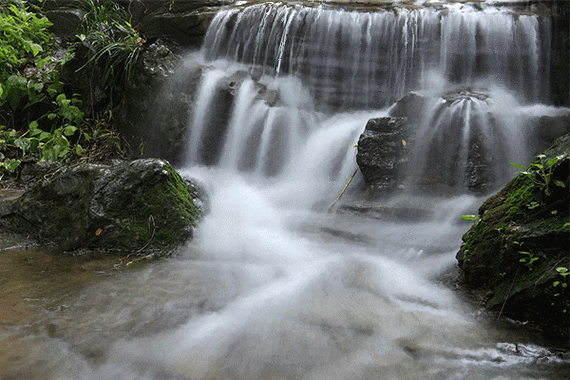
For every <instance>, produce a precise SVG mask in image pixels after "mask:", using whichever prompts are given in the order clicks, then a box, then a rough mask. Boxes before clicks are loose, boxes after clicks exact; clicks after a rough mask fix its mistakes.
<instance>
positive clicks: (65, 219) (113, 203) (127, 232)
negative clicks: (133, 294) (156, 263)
mask: <svg viewBox="0 0 570 380" xmlns="http://www.w3.org/2000/svg"><path fill="white" fill-rule="evenodd" d="M195 200H196V201H197V190H196V188H195V186H194V185H190V186H189V185H188V184H187V183H185V182H184V181H183V180H182V179H181V178H180V176H179V175H178V173H176V172H175V171H174V169H172V167H171V166H170V165H169V164H168V163H167V162H165V161H162V160H157V159H146V160H135V161H132V162H124V163H120V164H117V165H111V166H107V165H79V166H76V167H69V168H64V169H61V170H60V171H56V172H55V174H53V175H52V176H46V178H45V179H43V180H41V181H40V182H38V183H37V184H36V185H34V186H33V187H32V188H31V189H30V190H28V191H26V192H25V193H24V194H23V195H22V196H21V197H20V198H17V199H15V200H11V201H3V202H0V226H2V227H3V228H5V229H7V230H9V231H13V232H16V233H20V234H24V235H28V236H30V237H32V238H34V239H36V240H37V241H39V242H42V243H48V244H49V243H51V244H55V245H56V246H57V247H59V248H60V249H62V250H75V249H81V248H91V249H103V250H109V251H129V252H133V251H140V252H147V253H148V252H155V251H158V250H166V251H167V250H168V249H174V248H176V247H177V246H179V245H180V244H183V243H184V242H185V241H186V240H188V239H190V238H192V231H193V227H194V225H195V223H196V221H197V219H198V218H199V216H200V210H199V209H198V207H197V206H196V204H195V203H194V201H195ZM161 252H162V253H164V252H163V251H161Z"/></svg>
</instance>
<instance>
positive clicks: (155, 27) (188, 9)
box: [42, 0, 230, 47]
mask: <svg viewBox="0 0 570 380" xmlns="http://www.w3.org/2000/svg"><path fill="white" fill-rule="evenodd" d="M115 2H116V3H118V4H119V5H120V6H121V7H122V8H123V9H124V10H125V12H126V14H127V17H128V20H129V22H130V24H131V25H132V26H133V27H134V28H135V29H136V30H137V31H138V32H139V33H141V34H142V35H143V36H144V37H145V38H147V39H150V40H154V39H157V38H161V39H167V40H169V41H171V42H173V43H175V44H178V45H180V46H183V47H198V46H200V44H201V43H202V40H203V38H204V35H205V34H206V30H207V28H208V25H209V23H210V21H211V19H212V17H213V16H214V15H215V13H216V10H217V9H216V8H217V7H220V6H223V5H226V4H228V3H230V1H224V0H177V1H154V0H116V1H115ZM42 12H43V13H44V14H45V15H46V16H47V17H48V19H49V20H50V21H51V22H52V23H54V26H53V27H52V30H53V31H54V32H55V33H56V34H58V35H60V36H64V37H74V36H75V34H76V33H77V27H78V26H79V24H80V22H81V18H82V15H83V11H82V10H81V4H80V2H78V1H76V0H46V1H44V3H43V4H42Z"/></svg>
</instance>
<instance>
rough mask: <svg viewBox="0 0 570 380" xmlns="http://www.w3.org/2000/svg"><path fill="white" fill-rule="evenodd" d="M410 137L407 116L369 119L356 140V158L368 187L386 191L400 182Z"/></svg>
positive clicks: (406, 161) (403, 172)
mask: <svg viewBox="0 0 570 380" xmlns="http://www.w3.org/2000/svg"><path fill="white" fill-rule="evenodd" d="M412 140H413V138H412V135H411V133H410V132H409V130H408V121H407V119H406V118H402V117H382V118H378V119H370V120H369V121H368V123H367V124H366V128H365V130H364V132H363V133H362V135H360V138H359V140H358V152H357V154H356V162H357V164H358V167H359V168H360V171H361V172H362V174H363V176H364V181H365V182H366V185H367V186H368V187H369V188H370V189H372V190H373V191H378V192H384V193H389V192H391V191H393V190H395V189H396V188H398V186H399V185H401V184H402V182H403V179H404V176H405V168H406V164H407V163H408V161H409V151H410V148H411V145H413V141H412Z"/></svg>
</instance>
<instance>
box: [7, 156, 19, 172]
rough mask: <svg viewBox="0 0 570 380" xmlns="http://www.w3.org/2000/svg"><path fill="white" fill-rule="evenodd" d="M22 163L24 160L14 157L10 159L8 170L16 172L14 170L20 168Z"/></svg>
mask: <svg viewBox="0 0 570 380" xmlns="http://www.w3.org/2000/svg"><path fill="white" fill-rule="evenodd" d="M21 163H22V161H20V160H16V159H14V158H12V159H10V163H9V164H8V168H7V169H8V171H9V172H11V173H14V171H16V169H17V168H18V166H20V164H21Z"/></svg>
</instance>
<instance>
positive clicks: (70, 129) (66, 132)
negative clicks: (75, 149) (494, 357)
mask: <svg viewBox="0 0 570 380" xmlns="http://www.w3.org/2000/svg"><path fill="white" fill-rule="evenodd" d="M75 131H77V127H75V126H73V125H69V124H68V125H67V126H66V127H65V129H64V130H63V134H64V135H66V136H73V134H74V133H75Z"/></svg>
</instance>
